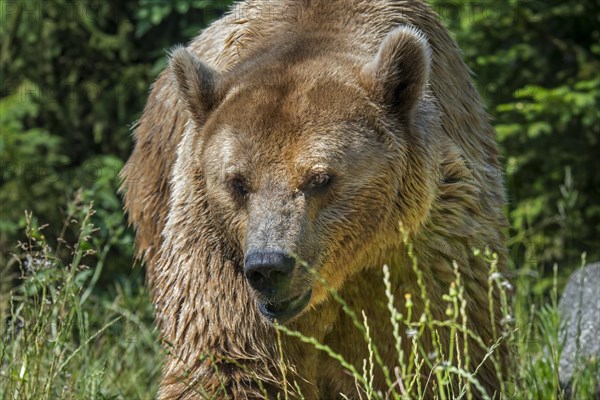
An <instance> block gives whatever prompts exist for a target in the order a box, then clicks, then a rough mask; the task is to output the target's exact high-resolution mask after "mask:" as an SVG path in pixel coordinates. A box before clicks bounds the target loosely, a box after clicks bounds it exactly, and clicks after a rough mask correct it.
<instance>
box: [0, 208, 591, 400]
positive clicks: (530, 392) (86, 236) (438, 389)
mask: <svg viewBox="0 0 600 400" xmlns="http://www.w3.org/2000/svg"><path fill="white" fill-rule="evenodd" d="M69 210H70V211H69V215H68V217H67V223H68V224H77V226H78V227H79V231H80V235H79V239H78V241H77V242H76V243H74V244H68V243H66V242H62V241H59V243H57V244H56V246H67V247H68V248H69V250H70V254H71V258H70V260H69V262H67V263H65V262H63V261H61V260H60V259H59V258H58V257H57V256H56V254H57V250H58V249H54V250H53V249H52V248H51V247H50V245H49V244H48V243H47V241H46V240H45V237H44V233H43V232H44V227H38V226H35V224H33V223H32V218H31V216H30V215H28V218H27V220H28V221H29V223H28V228H27V238H28V239H27V242H26V243H20V244H19V251H18V252H17V254H16V255H15V257H16V258H15V259H16V260H18V263H19V265H20V271H21V276H20V278H19V279H18V285H17V286H16V287H15V288H14V289H13V290H12V291H11V292H10V293H4V294H3V296H4V295H6V296H7V297H3V299H2V301H3V302H5V305H6V306H7V309H8V316H6V318H5V319H6V320H5V321H3V322H2V336H1V341H0V399H56V398H61V399H62V398H65V399H96V398H98V399H106V398H111V399H113V398H114V399H151V398H154V397H155V395H156V390H157V387H158V383H159V380H160V370H161V367H162V360H163V357H164V353H165V350H163V349H161V348H160V345H159V339H158V335H157V332H156V329H155V328H154V326H153V323H152V306H151V304H150V302H149V296H148V293H147V292H146V290H145V289H144V287H143V285H142V283H141V282H139V281H133V282H132V281H122V282H118V283H115V284H113V286H112V287H111V289H110V290H108V291H106V290H104V291H98V290H94V285H95V284H96V282H97V276H98V274H99V269H101V268H102V267H103V265H104V264H105V263H106V262H107V260H106V254H107V252H105V251H104V252H103V251H102V249H101V248H100V249H96V248H94V245H92V243H93V241H92V240H91V238H92V237H94V235H95V228H94V226H93V225H92V223H91V222H90V221H91V216H92V215H93V210H92V208H91V205H90V204H83V203H82V202H81V200H78V199H76V200H75V201H74V202H73V204H72V205H71V206H70V207H69ZM407 249H408V251H409V256H410V259H411V260H412V268H413V270H414V271H415V273H416V274H417V277H418V279H420V280H421V279H422V277H420V275H419V268H418V260H417V259H416V257H415V256H414V255H413V254H412V248H411V246H410V243H407ZM476 256H478V257H484V259H485V260H486V261H488V265H489V276H490V279H489V293H490V296H489V300H490V302H491V301H493V297H492V295H491V293H492V290H500V291H501V292H502V293H503V294H502V296H500V300H501V304H500V310H501V312H502V317H503V319H504V320H505V321H508V322H509V323H508V324H507V326H508V327H510V328H507V329H504V330H503V331H502V332H495V335H494V337H495V338H496V341H495V342H494V343H491V344H484V343H483V342H482V341H481V339H478V338H477V335H476V334H475V333H474V332H472V331H471V330H469V329H468V328H467V313H466V307H467V301H466V299H465V297H464V291H463V282H462V277H461V275H460V273H459V272H458V270H459V269H458V266H457V265H455V268H454V270H455V280H454V282H453V283H452V285H451V286H450V287H449V288H448V292H447V293H446V294H445V295H444V296H443V299H444V301H445V302H446V305H447V310H446V314H445V316H446V319H444V320H436V319H434V318H433V317H432V316H431V313H428V312H427V307H425V311H424V313H423V315H415V313H414V312H413V307H412V302H413V296H421V297H422V298H425V299H426V298H427V292H426V289H425V285H424V283H423V282H422V281H420V283H419V285H420V286H419V287H420V289H421V293H415V294H406V293H393V292H392V289H391V287H392V285H391V283H390V274H391V271H390V270H389V268H388V267H387V266H383V267H382V268H383V275H384V279H383V282H381V290H380V293H381V296H382V298H384V299H385V300H387V306H388V307H387V308H388V311H389V316H388V318H389V320H390V323H391V325H390V326H391V329H392V332H391V334H392V335H393V337H394V349H395V351H396V353H397V359H398V364H397V366H396V367H395V368H394V369H393V370H389V369H388V367H387V366H386V365H384V363H383V361H382V357H381V354H380V350H379V348H378V343H376V341H375V340H374V339H373V335H372V331H371V328H370V326H369V320H368V318H367V317H366V315H365V314H364V312H363V311H362V310H354V309H352V308H351V307H350V306H349V305H348V303H347V302H346V301H345V300H344V299H343V298H342V297H341V295H340V294H339V293H338V292H336V291H335V290H333V289H332V288H331V287H328V284H327V282H325V281H324V280H323V279H321V278H320V277H319V276H318V275H315V276H316V278H317V279H318V280H319V281H320V283H321V284H322V285H323V286H324V287H325V288H327V289H328V290H329V291H330V293H331V296H332V297H333V298H334V299H335V300H336V301H338V302H339V303H340V305H341V307H342V309H343V311H344V312H345V313H346V314H347V315H348V316H349V317H350V318H351V319H352V321H353V322H354V327H355V329H357V330H358V331H359V332H360V333H361V334H362V336H363V337H364V346H365V349H367V354H368V357H367V358H366V359H365V360H364V361H363V364H362V365H358V366H357V365H353V364H351V363H349V362H348V361H347V360H345V359H344V357H343V356H342V355H340V354H337V353H335V352H334V351H333V350H332V349H331V348H330V347H329V346H327V345H325V344H323V343H320V342H319V341H317V340H316V339H314V338H311V337H306V336H304V335H302V334H301V333H300V332H296V331H293V330H290V329H289V328H287V327H285V326H279V325H278V326H277V340H278V343H280V346H281V339H282V337H281V336H282V335H290V336H294V337H296V338H297V339H298V340H300V341H302V342H304V343H308V344H310V345H312V346H314V347H315V348H316V349H318V350H319V351H322V352H324V353H325V354H327V355H328V356H329V357H331V358H332V359H334V360H336V361H337V362H339V364H340V365H341V366H342V367H343V368H344V369H345V370H346V371H347V373H349V374H351V376H353V377H354V380H355V382H356V388H357V390H358V392H359V394H360V396H361V398H362V399H388V398H389V399H421V398H427V396H428V394H427V393H433V394H434V396H435V398H439V399H450V398H452V396H453V393H454V394H455V393H459V394H460V398H465V399H471V398H483V399H488V398H490V399H491V398H492V396H493V394H491V393H486V392H485V390H484V388H483V386H482V385H481V383H480V382H479V381H478V377H477V368H478V366H476V365H473V361H472V360H470V359H469V348H468V343H469V341H468V340H467V338H472V339H475V342H477V343H478V344H479V345H481V346H484V348H487V349H488V351H487V355H486V358H489V359H490V360H491V361H492V362H493V363H494V365H495V366H496V369H497V373H498V376H499V377H500V378H501V379H502V382H503V383H502V385H503V386H502V398H511V399H547V398H557V399H562V398H564V393H563V391H562V389H561V387H560V384H559V380H558V360H559V359H560V352H561V347H562V342H561V340H560V335H559V328H560V319H559V315H558V295H559V294H558V283H557V279H556V276H557V275H556V270H555V279H554V282H553V289H552V293H551V296H550V299H547V298H544V297H543V296H541V295H536V294H534V293H533V291H532V290H529V288H530V287H531V285H532V283H533V280H534V277H532V276H531V275H530V274H527V273H523V274H517V275H516V278H515V279H514V280H513V282H514V283H515V286H516V290H515V291H514V296H512V297H509V296H508V295H507V294H506V292H507V290H510V289H512V287H511V284H509V283H508V280H507V279H506V277H505V276H503V275H502V274H500V273H499V272H498V271H497V268H496V257H495V255H494V254H493V253H491V252H489V251H482V252H476ZM86 263H89V265H86ZM397 299H403V300H404V306H405V312H404V313H402V312H401V311H400V310H398V309H397V308H396V306H395V304H397ZM493 310H494V305H493V304H491V305H490V309H489V312H492V311H493ZM510 310H513V311H514V314H511V311H510ZM491 320H492V319H491V318H490V321H491ZM442 327H444V328H446V329H449V332H450V336H451V345H450V346H449V349H448V353H447V354H444V353H443V352H442V349H441V348H438V350H437V351H436V352H434V353H433V354H429V355H428V354H424V351H423V348H424V347H423V343H422V341H423V340H424V339H423V338H424V337H425V336H426V335H424V333H425V332H427V331H429V333H430V335H429V337H431V338H434V339H435V337H436V336H435V332H436V329H438V328H442ZM406 332H410V333H411V334H410V335H408V336H406V335H403V334H404V333H406ZM405 340H409V341H410V349H411V350H410V352H408V353H407V352H406V350H405V347H404V346H403V341H405ZM502 342H506V343H507V344H508V345H509V346H510V347H511V348H512V349H513V353H514V360H513V363H512V365H511V368H510V370H509V374H506V373H505V371H503V370H502V369H501V367H500V364H499V362H498V361H497V360H496V359H495V357H496V351H497V348H498V346H499V345H500V343H502ZM457 343H461V344H462V345H461V346H458V345H457ZM433 344H434V345H438V346H440V345H439V341H436V340H433ZM167 347H168V346H167ZM168 350H169V349H168V348H167V349H166V351H168ZM204 356H205V357H211V355H204ZM280 358H281V361H283V360H284V356H283V351H282V352H281V353H280ZM220 361H225V362H230V363H233V364H235V360H220ZM596 361H597V360H596ZM427 363H429V365H430V366H433V368H432V374H431V376H430V379H428V380H427V381H426V382H423V380H422V379H420V377H421V376H422V373H423V372H422V371H424V369H425V367H426V366H427ZM212 364H213V365H218V363H217V362H213V363H212ZM597 364H598V363H597V362H596V363H595V364H590V365H586V366H588V368H580V369H579V370H578V372H577V374H576V375H575V378H574V385H573V388H574V389H573V390H574V393H573V396H574V397H572V398H582V399H585V398H593V396H594V393H595V390H596V388H597V385H598V383H597V382H596V380H595V379H596V377H597V370H598V369H597V368H598V365H597ZM239 367H240V368H244V366H239ZM281 368H282V370H283V371H282V372H283V374H282V376H284V377H285V378H284V381H283V382H282V387H283V388H284V392H283V394H282V397H281V398H286V399H288V398H290V399H291V398H302V393H301V389H300V385H299V384H298V382H296V381H295V380H293V379H292V378H291V377H290V378H289V379H288V374H287V373H286V366H285V364H284V363H283V362H282V366H281ZM215 373H217V374H219V373H220V371H218V370H216V371H215ZM376 374H383V377H384V380H385V382H386V385H387V390H386V391H385V392H380V391H377V390H376V388H375V387H374V384H373V382H374V379H375V375H376ZM457 385H458V386H457ZM197 389H198V390H196V391H195V392H196V393H197V394H198V397H199V398H202V397H206V392H205V391H203V390H202V388H197ZM222 389H223V390H222V391H220V392H219V394H218V396H217V398H223V397H225V398H226V397H227V394H226V392H225V388H222ZM260 389H261V392H263V393H265V396H266V391H265V389H264V388H263V387H262V386H260ZM430 390H433V392H431V391H430ZM342 395H343V397H345V396H347V397H348V398H354V397H355V395H353V394H352V393H344V394H342ZM496 398H498V397H496Z"/></svg>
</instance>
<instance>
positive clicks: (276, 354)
mask: <svg viewBox="0 0 600 400" xmlns="http://www.w3.org/2000/svg"><path fill="white" fill-rule="evenodd" d="M134 135H135V140H136V144H135V149H134V151H133V154H132V155H131V158H130V159H129V161H128V162H127V164H126V166H125V168H124V170H123V172H122V177H123V179H124V186H123V189H124V191H125V207H126V209H127V211H128V213H129V218H130V221H131V222H132V223H133V224H134V225H135V227H136V229H137V232H136V235H137V236H136V241H137V249H138V251H139V254H140V255H143V257H144V259H145V261H146V264H147V281H148V284H149V285H150V287H151V290H152V296H153V303H154V304H155V309H156V318H157V323H158V325H159V327H160V331H161V334H162V338H163V339H164V343H165V346H166V348H167V350H168V357H167V360H166V364H165V366H164V374H163V380H162V382H161V385H160V389H159V398H162V399H170V398H173V399H175V398H177V399H188V398H203V397H211V396H216V397H217V398H221V397H233V398H262V397H264V396H265V395H269V396H272V397H276V396H277V394H281V393H282V392H284V391H289V392H290V393H292V394H291V395H293V394H294V392H297V391H301V392H302V395H303V396H304V398H306V399H315V398H324V399H327V398H335V397H337V396H339V395H340V393H341V394H345V395H346V396H349V397H351V398H353V397H357V398H358V397H359V393H358V391H359V389H357V384H356V382H355V379H354V378H353V377H352V376H351V374H348V373H347V371H346V370H345V369H344V368H342V366H341V365H340V362H339V361H337V360H334V359H332V358H331V357H330V356H329V355H328V354H326V353H325V352H322V351H320V350H318V349H316V348H315V346H313V345H312V344H304V343H303V342H301V341H300V340H298V339H297V338H295V337H293V336H288V335H285V334H282V333H281V332H278V331H277V330H276V328H275V327H274V322H275V321H277V322H278V323H280V324H284V326H287V327H288V328H290V329H292V330H297V331H300V332H301V333H303V334H304V335H306V336H307V337H313V338H314V339H316V340H317V341H319V342H320V343H323V344H325V345H327V346H329V347H330V348H331V349H332V350H333V351H335V352H336V353H338V354H340V355H342V356H343V358H344V359H345V360H346V361H347V362H348V363H350V364H351V365H354V366H355V367H356V368H357V369H358V370H359V371H362V366H363V360H365V359H368V358H369V352H368V346H367V345H366V343H365V339H364V334H363V333H362V332H361V331H360V330H359V329H357V328H356V327H355V326H354V323H353V321H352V319H351V318H350V317H349V316H348V315H347V313H346V312H344V310H343V309H342V306H341V305H340V303H339V302H338V301H337V300H336V299H334V298H333V297H332V295H331V290H336V291H337V292H338V293H339V295H340V296H341V297H342V298H343V299H345V301H346V302H347V304H348V306H349V307H350V308H351V309H353V310H355V312H356V313H357V314H358V315H359V316H360V315H361V312H364V313H365V315H366V317H367V320H368V323H369V329H370V333H371V336H372V337H373V342H374V343H376V344H377V345H378V348H379V353H380V355H381V357H382V361H383V363H384V364H385V365H386V366H387V368H388V375H391V376H392V379H393V380H395V379H396V378H395V377H394V368H395V367H396V366H397V365H399V362H400V361H399V360H398V354H397V352H396V350H395V342H394V338H393V335H392V328H391V324H390V322H389V321H390V314H389V312H388V309H387V300H386V297H385V294H384V285H383V278H382V276H383V273H382V266H383V265H384V264H387V265H388V266H389V268H390V271H391V285H392V291H393V292H394V294H395V297H396V299H398V301H397V303H398V304H396V306H397V308H398V309H399V311H400V312H403V313H406V309H405V303H404V301H403V300H404V297H403V296H404V295H405V294H407V293H410V294H412V301H413V304H414V305H413V308H412V313H413V315H416V316H419V315H421V313H422V312H423V310H424V300H423V298H421V296H420V294H421V289H420V288H421V286H419V284H418V276H417V274H416V271H415V269H414V268H413V266H412V259H411V258H410V257H409V256H408V255H407V244H406V242H405V240H404V238H408V241H409V242H410V243H411V244H412V249H413V254H414V258H416V260H417V263H418V266H417V268H418V271H420V276H421V278H422V279H421V280H422V282H423V284H424V285H425V287H426V292H427V295H428V302H429V303H428V308H429V312H430V313H431V315H432V316H433V317H434V318H437V319H439V320H444V319H445V316H444V315H445V314H444V313H445V311H446V307H447V302H446V300H445V299H443V298H442V297H443V294H444V293H448V288H449V287H450V285H451V284H452V282H453V281H454V280H455V279H456V277H455V272H454V267H453V265H457V266H458V270H459V272H460V274H461V280H462V282H463V284H464V297H465V298H466V300H467V307H466V311H465V312H466V314H467V316H468V327H469V329H470V330H471V331H472V332H474V333H475V334H476V335H478V336H480V337H481V341H480V342H477V341H476V340H474V339H473V340H469V342H470V343H469V356H470V366H471V367H470V372H472V373H473V372H475V370H476V367H477V366H478V365H479V364H480V363H481V364H482V365H481V366H479V367H478V368H477V370H476V372H475V375H474V378H475V379H477V380H478V381H479V382H480V383H481V388H483V389H484V390H485V391H486V392H487V394H488V395H489V396H493V395H494V393H496V396H497V395H498V390H499V387H500V380H499V374H497V372H496V370H497V368H495V367H494V365H493V364H494V363H492V362H491V360H492V359H495V360H496V361H495V364H503V360H505V359H506V358H507V351H506V348H505V347H503V346H499V347H498V348H497V349H496V351H495V353H494V356H493V357H490V358H489V359H488V358H487V357H485V355H486V348H485V347H487V346H491V345H493V344H494V339H495V337H496V336H498V335H499V333H498V332H500V331H501V325H500V316H497V317H494V321H495V322H494V323H493V324H492V323H491V322H490V316H489V313H488V312H487V311H488V307H489V304H488V288H489V283H488V275H489V265H488V264H487V262H486V261H485V260H483V258H482V257H476V256H474V252H473V249H474V248H479V249H484V248H491V249H492V250H493V251H495V252H496V253H497V254H498V268H499V269H500V270H502V269H503V268H504V266H505V264H506V249H505V245H504V238H503V233H502V231H503V228H504V227H505V225H506V222H505V219H504V217H503V213H502V208H503V204H504V193H503V183H502V174H501V165H500V163H499V154H498V150H497V146H496V144H495V140H494V135H495V132H494V129H493V128H492V127H491V125H490V123H489V117H488V115H487V114H486V112H485V110H484V107H483V105H482V101H481V99H480V97H479V95H478V94H477V92H476V90H475V89H474V86H473V84H472V82H471V77H470V71H469V69H468V68H467V67H466V66H465V64H464V63H463V61H462V60H461V54H460V51H459V49H458V47H457V45H456V43H455V42H454V40H453V39H452V38H451V37H450V35H449V33H448V31H447V30H446V28H444V27H443V25H442V24H441V23H440V22H439V20H438V17H437V16H436V14H435V13H434V12H433V11H432V10H431V9H430V8H429V7H428V6H427V5H426V4H424V3H423V2H421V1H417V0H411V1H392V0H339V1H331V0H283V1H269V0H249V1H246V2H242V3H239V4H237V5H236V6H234V8H232V10H231V11H230V12H229V13H228V14H226V15H225V16H224V17H222V18H221V19H220V20H218V21H216V22H214V23H213V24H212V25H211V26H210V27H208V28H207V29H206V30H204V32H202V33H201V34H200V35H199V36H198V37H197V38H196V39H194V40H193V41H192V42H191V43H190V45H189V46H187V47H185V48H183V47H179V48H176V49H174V50H173V51H172V53H171V54H170V64H169V68H168V69H167V70H166V71H164V72H163V73H162V74H161V75H160V77H159V78H158V80H157V81H156V83H155V84H154V86H153V89H152V92H151V94H150V97H149V99H148V102H147V105H146V108H145V110H144V113H143V116H142V118H141V119H140V121H139V122H138V124H137V125H136V126H135V132H134ZM318 277H321V278H322V279H323V280H324V281H320V280H319V279H318ZM323 282H326V283H323ZM326 286H329V288H328V289H329V290H327V289H326ZM493 296H494V299H495V304H496V305H497V304H499V303H500V300H499V296H498V294H497V293H496V292H494V295H493ZM400 300H402V301H400ZM361 318H362V317H361ZM494 325H495V326H494ZM405 328H406V327H405ZM493 328H496V329H493ZM436 329H437V333H438V336H439V338H438V339H437V340H438V342H439V343H440V345H441V346H442V349H445V351H444V353H445V354H446V352H447V351H449V346H451V345H450V343H452V340H451V339H455V340H456V342H455V345H456V344H457V343H458V346H459V347H458V348H460V349H462V344H461V343H462V338H463V337H464V336H463V334H462V333H461V334H459V335H456V337H453V338H450V331H449V330H448V329H445V328H444V327H438V328H436ZM494 331H495V334H494ZM407 332H408V330H407ZM401 333H402V334H403V335H404V331H401ZM279 334H280V335H279ZM425 335H426V334H425ZM423 342H424V343H425V346H427V343H430V346H431V340H429V341H428V340H424V341H423ZM402 345H403V346H404V354H409V353H410V351H411V346H412V343H411V340H410V338H408V337H406V336H405V337H404V340H403V341H402ZM432 349H433V347H429V348H427V347H425V352H429V351H433V350H432ZM423 354H427V353H423ZM425 358H426V357H425ZM498 360H499V361H498ZM401 361H402V362H404V363H406V362H408V361H407V360H401ZM424 361H427V360H424ZM431 368H432V366H431V365H428V364H427V363H425V364H424V370H425V371H429V370H431ZM382 371H383V369H380V368H377V369H376V370H375V371H374V375H375V377H374V382H373V387H374V388H375V389H376V390H380V391H381V392H382V393H383V394H384V395H385V393H386V392H387V390H388V387H387V386H386V382H385V376H384V374H383V372H382ZM422 374H423V372H422ZM421 379H422V386H423V387H426V386H427V385H428V387H426V389H424V390H425V391H426V392H427V391H429V392H427V393H431V391H430V390H431V386H432V384H431V382H429V381H430V380H431V377H429V376H428V373H425V374H424V375H422V376H421ZM427 382H429V384H427ZM388 383H389V380H388ZM290 388H291V389H290ZM396 389H398V388H396ZM449 390H450V391H452V390H454V389H449ZM473 395H474V396H475V397H479V396H482V393H480V391H479V389H478V390H475V389H473Z"/></svg>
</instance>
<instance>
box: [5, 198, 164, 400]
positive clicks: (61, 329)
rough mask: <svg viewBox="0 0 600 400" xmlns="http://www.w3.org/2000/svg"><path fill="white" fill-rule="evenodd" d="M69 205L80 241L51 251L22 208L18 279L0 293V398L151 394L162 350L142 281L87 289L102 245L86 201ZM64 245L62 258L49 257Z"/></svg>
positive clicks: (136, 396) (101, 257)
mask: <svg viewBox="0 0 600 400" xmlns="http://www.w3.org/2000/svg"><path fill="white" fill-rule="evenodd" d="M71 210H72V214H70V215H69V216H68V218H67V223H74V224H75V223H78V224H79V225H80V226H79V228H80V237H79V240H78V241H77V243H75V244H73V245H72V246H70V245H69V244H67V243H64V242H61V241H59V243H58V244H57V247H56V249H54V250H53V249H51V248H50V247H49V245H48V244H47V243H46V241H45V237H44V234H43V227H34V226H31V225H32V224H31V215H27V220H28V225H29V227H28V228H27V238H28V240H27V241H26V243H20V244H19V249H20V251H19V254H18V256H17V257H16V260H17V261H18V263H19V266H20V270H21V277H20V279H19V281H18V282H19V285H18V286H17V287H16V288H15V289H14V290H12V291H11V292H10V293H9V294H6V293H3V296H2V299H1V300H2V303H4V304H3V305H4V312H3V313H4V314H5V315H2V317H3V318H2V322H3V325H2V329H1V330H0V333H1V338H0V399H3V400H4V399H28V400H29V399H36V400H38V399H40V400H43V399H151V398H154V396H155V393H156V390H157V388H158V382H159V379H160V370H161V367H162V351H161V349H160V346H159V341H158V335H157V332H156V329H155V328H154V327H153V324H152V318H153V317H152V305H151V304H150V301H149V297H148V293H147V292H146V290H145V289H144V287H143V285H142V282H141V280H140V281H139V282H132V281H124V282H121V283H115V284H114V285H113V286H112V287H111V288H110V290H108V291H102V292H99V291H94V285H95V283H96V282H97V279H98V276H99V274H100V271H101V270H102V267H103V264H104V262H105V260H106V254H107V252H106V251H104V252H102V250H100V252H97V251H96V250H95V249H94V248H93V245H92V243H93V240H92V238H93V236H94V234H95V228H94V226H93V225H92V224H91V223H90V218H91V216H92V214H93V211H92V208H91V205H84V204H76V205H75V206H74V207H71ZM74 220H78V221H80V222H76V221H74ZM65 246H66V247H67V248H68V251H69V252H70V254H71V259H70V262H69V263H68V264H64V263H63V262H61V261H60V260H59V259H58V258H57V257H56V254H57V253H58V252H59V250H61V249H60V247H63V249H62V250H65V248H64V247H65ZM88 260H91V261H94V262H95V264H94V265H91V266H88V265H85V264H84V262H86V261H88Z"/></svg>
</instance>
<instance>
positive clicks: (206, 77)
mask: <svg viewBox="0 0 600 400" xmlns="http://www.w3.org/2000/svg"><path fill="white" fill-rule="evenodd" d="M169 66H170V68H171V74H172V76H173V78H174V80H175V82H176V83H177V89H178V90H179V96H181V98H182V99H183V100H184V103H185V104H186V106H187V108H188V110H189V112H190V113H191V115H192V117H193V118H194V120H195V121H196V123H197V124H198V125H199V126H201V125H203V124H204V122H206V119H207V118H208V114H209V113H210V112H211V111H212V110H213V109H214V108H216V107H217V106H218V105H219V103H220V102H221V100H222V98H223V96H222V90H221V85H220V75H219V73H218V72H217V71H215V70H214V69H212V68H211V67H209V66H208V65H206V64H204V63H203V62H202V61H200V60H199V59H198V57H196V56H195V55H194V54H192V53H191V52H190V51H189V50H187V49H186V48H185V47H183V46H178V47H175V48H174V49H172V50H171V52H170V58H169Z"/></svg>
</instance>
